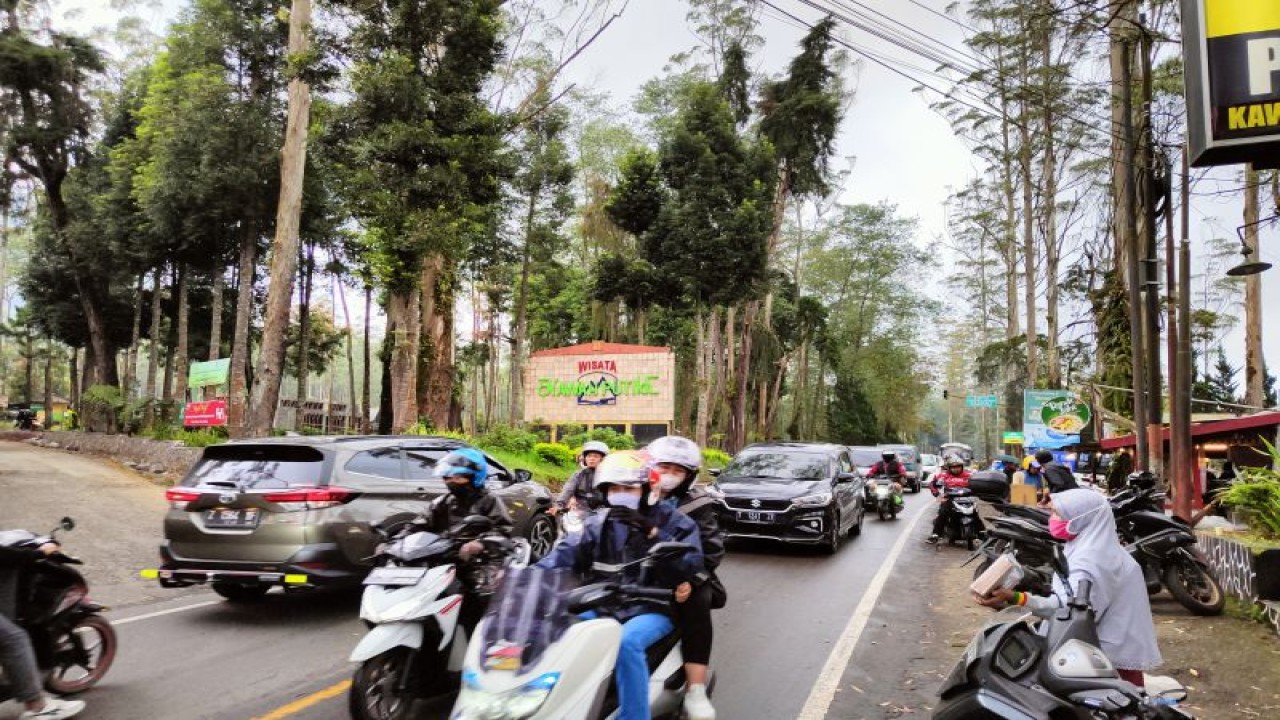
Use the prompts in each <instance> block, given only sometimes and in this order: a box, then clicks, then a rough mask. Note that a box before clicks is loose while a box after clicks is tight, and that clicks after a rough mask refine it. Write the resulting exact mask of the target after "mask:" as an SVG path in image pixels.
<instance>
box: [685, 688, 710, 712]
mask: <svg viewBox="0 0 1280 720" xmlns="http://www.w3.org/2000/svg"><path fill="white" fill-rule="evenodd" d="M684 713H685V715H686V716H687V717H688V718H689V720H716V709H715V708H714V707H712V705H711V699H710V698H708V697H707V686H706V685H690V686H689V689H688V690H687V691H686V692H685V694H684Z"/></svg>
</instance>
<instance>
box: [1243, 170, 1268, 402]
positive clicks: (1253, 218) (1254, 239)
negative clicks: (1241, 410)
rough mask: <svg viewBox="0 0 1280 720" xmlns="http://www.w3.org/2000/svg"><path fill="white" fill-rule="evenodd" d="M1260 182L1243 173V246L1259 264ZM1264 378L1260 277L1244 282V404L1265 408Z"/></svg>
mask: <svg viewBox="0 0 1280 720" xmlns="http://www.w3.org/2000/svg"><path fill="white" fill-rule="evenodd" d="M1260 184H1261V179H1260V178H1259V177H1258V171H1257V170H1256V169H1254V167H1253V165H1249V166H1247V168H1246V169H1245V172H1244V186H1245V191H1244V225H1245V230H1244V242H1245V245H1247V246H1248V247H1249V249H1250V250H1251V252H1252V253H1253V254H1252V256H1251V259H1253V260H1255V261H1256V260H1258V259H1259V257H1260V256H1259V255H1258V212H1259V211H1258V204H1259V203H1258V195H1259V187H1258V186H1259V185H1260ZM1265 377H1266V371H1265V364H1264V362H1263V356H1262V276H1261V275H1259V274H1256V273H1255V274H1253V275H1249V276H1246V277H1245V279H1244V404H1245V405H1252V406H1254V407H1263V406H1264V405H1266V401H1265V397H1266V392H1265V390H1264V385H1263V382H1264V380H1265Z"/></svg>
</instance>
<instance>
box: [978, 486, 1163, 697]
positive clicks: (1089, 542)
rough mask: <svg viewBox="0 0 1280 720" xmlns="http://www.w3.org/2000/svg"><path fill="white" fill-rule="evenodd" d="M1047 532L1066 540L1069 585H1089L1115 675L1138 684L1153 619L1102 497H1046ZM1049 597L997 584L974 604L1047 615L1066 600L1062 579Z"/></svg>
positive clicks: (1150, 657) (1152, 660)
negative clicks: (1009, 606)
mask: <svg viewBox="0 0 1280 720" xmlns="http://www.w3.org/2000/svg"><path fill="white" fill-rule="evenodd" d="M1049 509H1050V510H1051V511H1052V514H1051V515H1050V518H1049V532H1050V533H1051V534H1052V535H1053V536H1054V537H1056V538H1058V539H1060V540H1063V541H1065V543H1066V544H1065V546H1064V552H1065V554H1066V557H1067V567H1068V568H1069V576H1068V581H1069V582H1070V583H1071V586H1072V589H1073V590H1076V589H1078V588H1079V587H1080V582H1081V581H1083V580H1088V581H1089V582H1090V583H1092V584H1093V590H1092V591H1091V593H1090V596H1089V604H1090V605H1092V606H1093V610H1094V616H1095V617H1096V618H1097V627H1098V641H1099V645H1101V646H1102V647H1101V649H1102V651H1103V652H1104V653H1106V654H1107V657H1109V658H1111V662H1112V664H1114V665H1115V666H1116V670H1117V671H1118V672H1119V673H1120V677H1121V678H1123V679H1124V680H1127V681H1128V682H1131V683H1133V684H1134V685H1137V686H1138V687H1142V686H1143V678H1142V671H1144V670H1150V669H1152V668H1154V667H1155V666H1157V665H1159V664H1160V662H1161V660H1160V650H1159V648H1157V647H1156V631H1155V623H1154V622H1153V621H1152V619H1151V605H1150V603H1149V602H1148V600H1147V586H1146V582H1145V581H1144V580H1143V577H1142V568H1140V567H1139V566H1138V563H1137V562H1136V561H1134V559H1133V558H1131V557H1129V553H1127V552H1125V550H1124V548H1123V547H1121V545H1120V541H1119V539H1117V537H1116V521H1115V518H1114V517H1112V515H1111V506H1110V504H1109V503H1108V502H1107V498H1106V496H1104V495H1102V494H1100V493H1097V492H1094V491H1093V490H1083V489H1081V490H1066V491H1063V492H1060V493H1054V494H1053V495H1052V496H1050V504H1049ZM1053 584H1054V593H1053V595H1051V596H1049V597H1040V596H1037V595H1029V594H1027V593H1022V592H1013V591H1011V590H1006V589H1003V588H1001V589H998V590H996V591H995V592H993V593H992V594H991V595H989V596H987V597H980V598H978V599H977V600H978V603H979V604H981V605H985V606H987V607H995V608H998V607H1003V606H1004V605H1007V604H1013V605H1025V606H1026V607H1027V609H1028V610H1030V611H1031V612H1033V613H1035V614H1036V615H1038V616H1040V617H1050V616H1052V614H1053V612H1054V611H1055V610H1056V609H1058V608H1059V607H1062V606H1063V605H1065V604H1066V601H1067V593H1066V588H1064V587H1063V585H1062V579H1061V578H1059V577H1055V578H1054V580H1053Z"/></svg>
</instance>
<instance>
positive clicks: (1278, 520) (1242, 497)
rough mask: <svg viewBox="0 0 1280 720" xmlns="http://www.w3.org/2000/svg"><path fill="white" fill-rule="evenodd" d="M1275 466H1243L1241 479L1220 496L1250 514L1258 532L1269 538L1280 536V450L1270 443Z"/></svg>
mask: <svg viewBox="0 0 1280 720" xmlns="http://www.w3.org/2000/svg"><path fill="white" fill-rule="evenodd" d="M1267 451H1268V452H1269V453H1270V455H1271V462H1272V466H1271V467H1265V468H1241V470H1240V478H1239V479H1237V480H1236V481H1235V482H1233V483H1231V486H1230V487H1228V488H1227V489H1226V490H1224V491H1223V492H1222V494H1221V495H1220V496H1219V497H1220V498H1221V499H1222V502H1223V504H1225V505H1228V506H1230V507H1232V508H1235V509H1237V510H1239V511H1241V513H1242V514H1244V515H1245V516H1247V518H1248V521H1249V524H1250V525H1251V526H1252V527H1253V529H1254V530H1255V531H1257V532H1258V533H1260V534H1262V535H1263V536H1265V537H1271V538H1280V472H1277V471H1276V470H1275V469H1274V468H1276V467H1280V451H1277V450H1276V448H1275V446H1274V445H1272V444H1271V443H1267Z"/></svg>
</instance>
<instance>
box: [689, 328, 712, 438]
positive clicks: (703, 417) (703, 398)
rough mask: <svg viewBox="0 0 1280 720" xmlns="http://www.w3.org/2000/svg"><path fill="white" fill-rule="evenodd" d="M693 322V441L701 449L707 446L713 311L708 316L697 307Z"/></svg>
mask: <svg viewBox="0 0 1280 720" xmlns="http://www.w3.org/2000/svg"><path fill="white" fill-rule="evenodd" d="M694 322H695V323H696V324H697V327H696V330H695V332H696V335H697V336H696V339H695V341H694V345H695V348H696V349H695V351H694V352H695V355H696V356H697V358H698V362H697V364H696V365H695V366H694V373H695V381H694V383H695V385H696V387H697V396H698V409H697V411H696V412H697V416H696V419H695V420H694V434H693V439H694V441H695V442H697V443H698V445H700V446H702V447H706V446H707V426H708V424H709V422H710V417H711V415H710V413H711V407H710V406H711V378H710V373H711V368H710V366H709V365H710V364H709V363H708V358H707V355H708V352H707V346H708V345H709V344H710V335H711V325H712V324H713V323H714V322H715V311H714V310H713V311H712V313H711V315H710V316H708V315H707V314H706V312H705V311H704V310H703V309H702V308H701V307H699V308H698V310H697V314H696V315H695V318H694Z"/></svg>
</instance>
